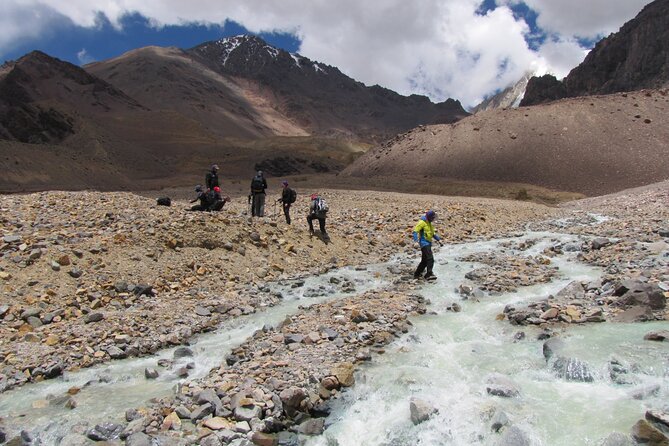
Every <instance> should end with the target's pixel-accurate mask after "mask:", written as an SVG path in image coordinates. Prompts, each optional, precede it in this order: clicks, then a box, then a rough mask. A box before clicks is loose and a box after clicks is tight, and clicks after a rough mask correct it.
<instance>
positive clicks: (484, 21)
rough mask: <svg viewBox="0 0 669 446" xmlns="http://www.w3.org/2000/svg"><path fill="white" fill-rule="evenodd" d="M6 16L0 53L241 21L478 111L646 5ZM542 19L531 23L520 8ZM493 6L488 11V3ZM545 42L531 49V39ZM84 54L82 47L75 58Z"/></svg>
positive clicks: (363, 5) (273, 6) (396, 0)
mask: <svg viewBox="0 0 669 446" xmlns="http://www.w3.org/2000/svg"><path fill="white" fill-rule="evenodd" d="M4 3H5V5H4V9H5V12H3V15H2V17H0V29H2V30H3V31H1V32H0V54H2V53H4V52H6V51H7V50H8V49H9V48H11V47H12V45H14V44H16V42H17V41H19V40H20V39H26V38H33V39H34V38H36V37H37V36H39V35H40V33H48V31H49V29H50V28H52V27H54V26H56V25H59V26H62V24H63V22H68V23H71V24H73V25H76V26H81V27H90V28H95V27H96V26H98V24H99V23H100V18H101V17H102V16H104V17H106V18H108V19H109V21H110V22H111V23H112V24H114V25H115V26H117V27H119V28H120V27H121V26H122V18H123V17H124V16H127V15H128V14H140V15H142V16H144V17H147V18H148V19H149V20H150V21H151V23H152V24H153V25H154V26H157V27H159V26H163V25H175V24H176V25H187V24H192V23H198V24H202V23H210V24H221V23H225V21H226V20H232V21H234V22H237V23H239V24H241V25H243V26H244V27H246V28H247V29H249V30H250V31H252V32H281V33H291V34H294V35H296V36H297V37H298V38H299V39H300V41H301V46H300V49H299V52H300V53H301V54H303V55H304V56H306V57H309V58H310V59H313V60H318V61H322V62H325V63H327V64H330V65H334V66H337V67H338V68H340V69H341V70H342V71H343V72H344V73H346V74H347V75H349V76H351V77H353V78H355V79H359V80H361V81H362V82H365V83H366V84H368V85H373V84H379V85H382V86H384V87H387V88H391V89H393V90H395V91H398V92H400V93H403V94H409V93H419V94H426V95H428V96H430V97H431V98H432V99H433V100H444V99H445V98H448V97H453V98H456V99H459V100H461V101H462V102H463V104H465V105H474V104H476V103H478V102H479V101H480V99H482V97H483V96H484V95H486V94H490V93H492V92H494V91H495V90H497V89H500V88H503V87H505V86H507V85H509V84H512V83H514V82H515V81H517V80H518V79H519V78H520V77H521V76H522V75H523V74H524V73H525V71H526V70H528V69H537V68H543V69H545V70H546V71H550V72H553V73H554V74H556V75H557V76H558V77H561V76H564V75H566V74H567V72H568V70H569V69H570V68H573V67H574V66H576V65H577V64H578V63H579V62H580V61H581V60H582V59H583V57H584V56H585V49H584V48H581V46H580V45H579V42H578V40H577V38H593V37H595V36H598V35H603V34H608V33H609V32H611V31H615V30H617V28H618V27H619V26H620V25H621V24H622V23H624V22H625V21H626V20H628V19H630V18H631V17H633V16H634V15H635V14H636V13H637V12H638V11H639V10H640V9H641V8H642V7H643V6H644V5H645V4H646V3H648V0H626V1H625V2H613V3H611V2H608V1H606V0H596V1H592V2H585V3H583V2H580V1H577V0H565V1H560V2H555V1H550V0H523V2H520V1H519V0H497V1H496V2H494V1H491V0H486V1H485V2H483V1H481V0H452V1H443V0H425V1H421V2H407V1H405V0H385V1H383V2H379V1H374V2H360V1H358V0H337V1H330V2H304V1H298V0H286V1H282V2H275V1H272V0H249V1H247V2H237V1H231V0H224V1H218V0H216V1H214V0H193V1H190V2H182V1H180V0H165V1H161V2H145V1H139V0H109V1H104V2H102V1H89V0H70V1H68V2H62V1H60V0H6V1H5V2H4ZM521 3H522V6H523V7H525V9H527V8H529V10H530V11H531V12H532V13H533V14H535V16H536V20H527V18H526V17H524V16H523V15H522V14H519V13H518V11H519V9H518V6H519V5H520V4H521ZM486 5H487V6H486ZM537 34H539V35H542V36H545V37H543V38H544V39H545V41H544V42H543V43H542V44H541V45H539V46H538V47H537V48H535V49H532V48H530V46H529V45H528V43H527V38H528V36H531V35H537ZM81 48H82V45H81V44H80V45H79V47H78V49H77V50H76V51H79V50H80V49H81Z"/></svg>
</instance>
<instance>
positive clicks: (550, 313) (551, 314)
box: [539, 308, 559, 320]
mask: <svg viewBox="0 0 669 446" xmlns="http://www.w3.org/2000/svg"><path fill="white" fill-rule="evenodd" d="M558 314H559V312H558V309H557V308H549V309H548V310H546V311H544V312H543V313H542V314H541V316H539V317H540V318H541V319H544V320H548V319H555V318H556V317H558Z"/></svg>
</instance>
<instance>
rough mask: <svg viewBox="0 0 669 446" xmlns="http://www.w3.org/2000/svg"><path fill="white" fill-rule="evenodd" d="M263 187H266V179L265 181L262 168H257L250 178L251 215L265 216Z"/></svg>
mask: <svg viewBox="0 0 669 446" xmlns="http://www.w3.org/2000/svg"><path fill="white" fill-rule="evenodd" d="M265 189H267V181H265V177H264V175H263V173H262V170H259V171H258V172H257V173H256V176H254V177H253V180H251V200H252V205H251V216H253V217H264V216H265Z"/></svg>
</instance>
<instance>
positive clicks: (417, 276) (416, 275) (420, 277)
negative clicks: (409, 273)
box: [413, 274, 423, 280]
mask: <svg viewBox="0 0 669 446" xmlns="http://www.w3.org/2000/svg"><path fill="white" fill-rule="evenodd" d="M413 278H414V280H420V279H422V278H423V276H421V275H420V274H414V275H413Z"/></svg>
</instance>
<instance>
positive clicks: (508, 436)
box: [495, 426, 531, 446]
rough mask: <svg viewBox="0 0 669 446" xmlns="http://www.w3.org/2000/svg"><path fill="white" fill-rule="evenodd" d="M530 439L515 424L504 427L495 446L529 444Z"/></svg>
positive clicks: (528, 445)
mask: <svg viewBox="0 0 669 446" xmlns="http://www.w3.org/2000/svg"><path fill="white" fill-rule="evenodd" d="M530 445H531V443H530V439H529V437H528V436H527V434H526V433H525V432H523V431H522V430H521V429H520V428H518V427H516V426H511V427H509V428H508V429H504V432H503V433H502V437H501V438H500V439H499V440H498V441H497V442H496V443H495V446H530Z"/></svg>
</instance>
